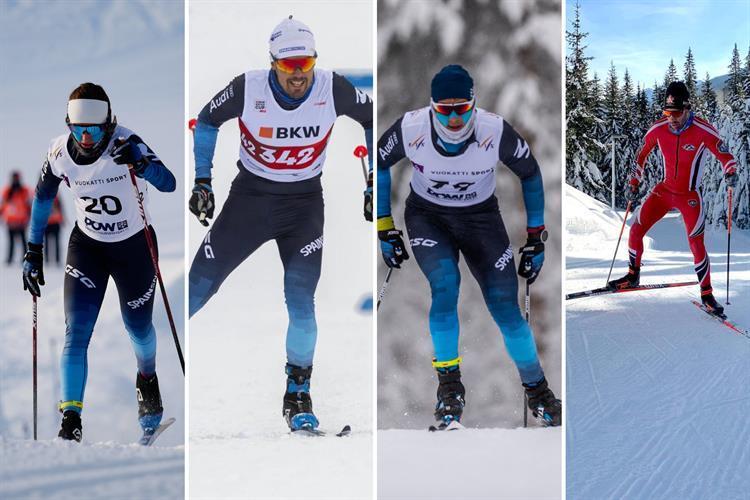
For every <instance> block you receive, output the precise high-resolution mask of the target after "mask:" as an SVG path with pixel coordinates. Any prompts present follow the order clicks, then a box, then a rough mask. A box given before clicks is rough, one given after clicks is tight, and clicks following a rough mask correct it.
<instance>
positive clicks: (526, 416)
mask: <svg viewBox="0 0 750 500" xmlns="http://www.w3.org/2000/svg"><path fill="white" fill-rule="evenodd" d="M530 315H531V296H530V294H529V280H526V323H528V322H529V316H530ZM528 421H529V400H528V396H527V395H526V391H523V426H524V427H527V426H528Z"/></svg>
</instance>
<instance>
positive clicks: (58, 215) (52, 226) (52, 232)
mask: <svg viewBox="0 0 750 500" xmlns="http://www.w3.org/2000/svg"><path fill="white" fill-rule="evenodd" d="M64 222H65V219H64V218H63V211H62V204H61V203H60V197H59V196H55V199H54V201H53V202H52V212H50V214H49V219H47V228H46V229H45V230H44V248H45V250H46V251H45V252H44V261H45V262H49V261H50V256H51V255H52V249H53V248H54V250H55V264H56V265H58V266H59V265H60V226H62V225H63V224H64ZM53 239H54V240H55V243H54V247H53V246H52V240H53Z"/></svg>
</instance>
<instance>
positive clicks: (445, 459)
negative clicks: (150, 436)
mask: <svg viewBox="0 0 750 500" xmlns="http://www.w3.org/2000/svg"><path fill="white" fill-rule="evenodd" d="M561 439H562V431H561V430H560V429H559V428H547V429H541V428H527V429H523V428H518V429H464V430H460V431H450V432H438V433H432V432H427V431H426V430H422V431H417V430H379V431H378V446H379V448H378V498H380V499H381V500H392V499H393V500H395V499H405V498H408V499H413V500H417V499H431V500H432V499H456V498H472V499H506V498H507V499H518V498H528V499H531V498H537V499H541V498H544V499H552V498H561V486H560V484H561V475H562V472H561V471H562V466H561V461H562V455H561V453H560V446H561ZM404 464H408V466H405V465H404Z"/></svg>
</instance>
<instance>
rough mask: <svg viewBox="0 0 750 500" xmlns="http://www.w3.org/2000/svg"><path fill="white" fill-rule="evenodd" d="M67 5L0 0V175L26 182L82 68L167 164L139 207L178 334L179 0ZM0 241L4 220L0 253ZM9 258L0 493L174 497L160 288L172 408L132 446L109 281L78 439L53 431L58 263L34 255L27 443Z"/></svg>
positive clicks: (124, 344)
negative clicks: (169, 179) (149, 443)
mask: <svg viewBox="0 0 750 500" xmlns="http://www.w3.org/2000/svg"><path fill="white" fill-rule="evenodd" d="M75 8H76V15H75V16H73V15H70V14H71V11H70V9H71V6H70V5H69V4H67V3H64V2H59V3H50V2H44V3H39V2H36V3H34V2H7V1H4V2H2V3H0V59H1V60H2V64H3V66H2V70H1V71H0V100H2V102H3V106H2V109H0V182H2V183H3V184H4V183H5V182H7V179H8V177H9V173H10V170H11V169H19V170H21V172H22V174H23V178H24V181H25V183H26V184H27V185H29V186H30V187H32V189H33V186H34V184H35V182H36V178H37V176H38V175H39V172H40V169H41V166H42V161H43V159H44V157H45V155H46V152H47V148H48V146H49V141H50V140H51V139H52V137H54V136H57V135H59V134H61V133H64V132H65V130H66V128H65V121H64V120H65V105H66V102H67V98H68V94H69V93H70V91H71V90H72V89H73V88H75V87H76V86H77V85H78V84H80V83H82V82H84V81H93V82H96V83H100V84H102V85H103V86H104V87H105V89H106V90H107V92H108V94H109V96H110V99H111V101H112V108H113V111H114V113H115V115H116V116H117V117H118V120H119V122H120V123H121V124H123V125H125V126H127V127H129V128H132V129H133V130H135V131H137V133H138V134H139V135H140V136H141V137H142V138H143V139H144V140H145V141H146V142H147V143H148V144H149V145H150V146H151V147H152V148H153V149H154V150H155V151H156V153H157V154H158V155H159V157H160V158H161V159H162V160H163V161H164V163H165V164H166V165H167V166H168V167H169V168H170V169H171V170H172V172H173V173H174V174H175V177H176V178H177V190H176V192H174V193H159V192H157V191H156V190H155V189H151V190H150V211H151V215H152V217H153V220H154V227H155V229H156V232H157V235H158V239H159V248H160V267H161V272H162V275H163V277H164V281H165V286H166V288H167V293H168V296H169V300H170V304H171V306H172V311H173V314H174V317H175V320H176V322H177V330H178V332H179V333H180V336H181V340H182V342H183V348H184V338H182V332H183V327H184V321H183V311H184V286H183V280H184V267H183V262H184V260H183V259H184V227H183V226H184V224H183V220H184V219H183V213H184V207H185V199H184V196H183V194H182V193H183V186H184V181H183V165H184V151H183V130H182V129H181V127H180V126H179V124H181V123H182V122H183V121H184V120H183V117H184V91H183V89H184V78H183V74H184V71H183V68H184V65H183V59H184V58H183V53H184V52H183V49H184V47H183V34H184V31H183V20H184V19H183V18H184V15H183V5H182V4H181V3H179V2H159V3H153V2H146V1H133V2H129V3H125V2H111V3H106V4H105V3H101V2H86V1H82V2H77V3H76V5H75ZM19 47H21V49H19ZM134 75H137V76H138V77H136V78H134ZM169 123H172V124H174V126H166V125H165V124H169ZM18 145H23V147H18ZM60 198H61V200H62V203H63V208H64V210H65V214H66V218H67V223H66V225H65V226H64V227H63V229H62V231H61V248H62V250H63V252H62V259H63V262H64V259H65V248H66V246H67V240H68V235H69V234H70V230H71V229H72V221H73V217H74V214H73V212H74V210H73V201H72V198H71V194H70V191H69V190H68V188H67V187H65V186H64V185H61V186H60ZM6 245H7V234H6V231H5V228H4V227H2V228H0V250H1V251H2V252H3V257H4V256H5V254H4V252H5V250H6ZM16 251H17V252H18V248H17V249H16ZM16 255H18V254H16ZM17 258H18V257H17ZM17 262H18V261H16V263H14V264H13V265H12V266H5V264H4V263H3V264H2V267H0V278H1V279H0V311H1V313H0V335H1V336H2V342H3V347H2V349H0V497H1V498H19V497H27V496H31V497H43V498H55V497H67V498H70V497H71V496H78V497H81V498H84V497H85V498H123V497H125V496H129V495H130V494H129V492H132V491H136V488H139V491H141V490H140V489H142V491H141V493H142V496H141V497H142V498H146V497H149V496H150V497H152V498H155V497H159V498H182V497H183V490H184V486H183V485H184V472H183V469H184V467H183V463H184V458H183V457H184V432H185V419H184V416H183V415H184V378H183V375H182V372H181V371H180V366H179V362H178V360H177V355H176V353H175V348H174V346H173V342H172V338H171V332H170V329H169V324H168V322H167V319H166V314H165V312H164V306H163V303H162V299H161V296H160V294H158V293H157V296H156V303H155V305H154V325H155V327H156V332H157V338H158V343H159V347H158V354H157V370H158V373H159V382H160V387H161V393H162V399H163V404H164V408H165V416H166V417H170V416H173V417H176V418H177V422H176V423H175V424H174V425H172V426H171V427H170V428H169V429H168V430H166V431H165V432H164V434H162V435H161V436H160V437H159V440H158V441H157V442H156V443H155V445H154V446H153V447H152V448H149V449H142V448H140V447H135V446H131V444H132V443H134V442H135V441H136V440H137V439H138V437H139V435H140V428H139V426H138V421H137V418H138V414H137V405H136V399H135V376H136V365H135V357H134V355H133V351H132V348H131V345H130V341H129V339H128V335H127V333H126V331H125V328H124V325H123V323H122V319H121V316H120V309H119V304H118V301H117V294H116V290H115V287H114V285H113V284H112V283H110V285H109V290H108V292H107V295H106V298H105V300H104V304H103V306H102V309H101V313H100V315H99V319H98V321H97V324H96V327H95V329H94V334H93V337H92V340H91V344H90V346H89V350H88V361H89V365H88V366H89V368H88V384H87V386H86V397H85V408H84V412H83V440H84V442H83V443H82V444H81V445H80V446H76V445H74V444H72V443H59V442H56V441H53V439H54V438H55V437H56V435H57V431H58V429H59V426H60V414H59V413H58V411H57V409H56V404H57V401H58V400H59V398H60V395H59V386H60V379H59V359H60V353H61V351H62V346H63V342H64V332H65V325H64V313H63V290H62V285H63V276H64V274H63V267H57V266H55V265H53V264H48V265H45V278H46V281H47V284H46V286H44V287H43V288H42V297H41V299H40V300H39V334H38V357H39V366H38V373H39V439H40V441H39V442H38V443H33V442H32V441H31V440H30V439H31V429H32V376H31V352H32V347H31V298H30V297H29V295H28V294H27V293H26V292H24V291H23V288H22V286H21V268H20V265H19V264H18V263H17Z"/></svg>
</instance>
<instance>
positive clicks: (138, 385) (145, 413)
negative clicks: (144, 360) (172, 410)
mask: <svg viewBox="0 0 750 500" xmlns="http://www.w3.org/2000/svg"><path fill="white" fill-rule="evenodd" d="M135 393H136V397H137V398H138V423H140V424H141V428H142V429H143V435H144V436H150V435H152V434H153V433H154V432H156V429H157V428H158V427H159V424H160V423H161V417H162V414H163V412H164V409H163V408H162V406H161V393H160V392H159V379H158V378H156V374H155V373H154V374H153V375H152V376H151V377H150V378H148V379H146V378H144V377H143V376H142V375H141V374H140V372H139V373H138V374H137V375H136V377H135Z"/></svg>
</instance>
